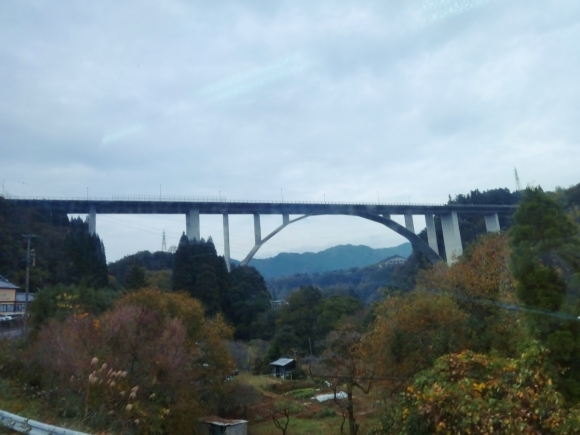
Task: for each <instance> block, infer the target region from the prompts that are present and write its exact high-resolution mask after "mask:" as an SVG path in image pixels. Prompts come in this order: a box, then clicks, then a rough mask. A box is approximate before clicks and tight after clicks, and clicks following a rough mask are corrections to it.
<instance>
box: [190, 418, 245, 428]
mask: <svg viewBox="0 0 580 435" xmlns="http://www.w3.org/2000/svg"><path fill="white" fill-rule="evenodd" d="M199 421H201V422H202V423H209V424H215V425H216V426H236V425H238V424H243V423H247V422H248V420H227V419H225V418H221V417H215V416H210V417H203V418H200V419H199Z"/></svg>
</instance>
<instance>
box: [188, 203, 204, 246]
mask: <svg viewBox="0 0 580 435" xmlns="http://www.w3.org/2000/svg"><path fill="white" fill-rule="evenodd" d="M185 235H186V236H187V238H188V239H189V240H194V239H195V240H197V241H199V240H201V237H200V232H199V210H197V209H192V210H189V213H188V214H186V215H185Z"/></svg>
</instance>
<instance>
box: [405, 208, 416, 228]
mask: <svg viewBox="0 0 580 435" xmlns="http://www.w3.org/2000/svg"><path fill="white" fill-rule="evenodd" d="M405 228H407V229H408V230H409V231H411V232H412V233H415V223H414V222H413V215H412V214H411V213H405Z"/></svg>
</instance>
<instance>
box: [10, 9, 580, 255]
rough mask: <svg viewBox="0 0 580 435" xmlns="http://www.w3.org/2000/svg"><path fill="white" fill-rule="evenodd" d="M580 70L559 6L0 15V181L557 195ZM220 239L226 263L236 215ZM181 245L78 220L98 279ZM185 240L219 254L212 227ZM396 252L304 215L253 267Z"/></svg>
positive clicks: (369, 235)
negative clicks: (207, 241)
mask: <svg viewBox="0 0 580 435" xmlns="http://www.w3.org/2000/svg"><path fill="white" fill-rule="evenodd" d="M579 67H580V2H579V1H577V0H550V1H547V0H543V1H540V0H501V1H500V0H463V1H461V0H458V1H455V0H408V1H390V0H380V1H378V0H377V1H365V0H362V1H356V2H354V1H352V2H349V1H340V0H337V1H325V0H317V1H297V0H291V1H290V0H288V1H271V0H269V1H266V0H256V1H228V0H216V1H192V0H188V1H178V0H163V1H148V0H138V1H122V2H119V1H112V0H111V1H106V0H100V1H92V2H87V1H64V0H55V1H51V2H46V1H28V0H19V1H3V2H1V3H0V180H4V189H5V191H6V192H8V193H9V194H11V195H21V196H46V197H60V196H70V197H85V196H86V195H87V189H88V194H89V196H90V197H109V198H110V197H111V196H112V195H124V194H125V195H130V194H140V195H159V192H160V189H161V194H162V195H163V196H171V195H180V196H211V197H217V196H220V195H221V196H222V197H226V198H227V199H231V200H235V199H252V200H279V199H280V198H281V189H282V193H283V195H284V199H285V200H309V201H316V200H320V201H322V200H324V199H326V200H327V201H366V202H376V201H377V200H380V201H381V202H408V201H409V200H410V201H411V202H414V203H443V202H445V201H446V200H447V198H448V195H450V194H451V195H456V194H459V193H467V192H469V191H470V190H472V189H476V188H479V189H480V190H484V189H490V188H497V187H508V188H510V189H513V188H514V187H515V183H514V175H513V169H514V167H517V169H518V172H519V174H520V178H521V180H522V183H523V184H524V185H525V184H528V183H531V184H534V185H537V184H540V185H541V186H542V187H544V188H545V189H553V188H554V187H556V186H563V187H567V186H569V185H572V184H576V183H578V182H580V170H579V164H578V163H579V162H580V140H579V139H580V117H579V114H580V113H579V109H580V103H579V101H580V99H579V97H580V87H579V80H580V79H579V77H580V68H579ZM401 222H402V221H401ZM280 223H281V217H279V216H274V217H267V218H264V219H263V229H262V233H263V234H265V233H267V232H268V230H271V229H274V228H275V227H276V226H278V225H279V224H280ZM230 226H231V236H230V237H231V243H232V257H234V258H237V259H242V258H243V257H244V256H245V255H246V253H247V252H248V251H249V250H250V249H251V247H252V244H253V220H252V217H251V216H237V217H231V218H230ZM424 226H425V222H424V219H421V218H420V217H417V218H416V228H417V230H419V229H421V228H423V227H424ZM184 229H185V217H184V216H119V215H116V216H107V215H99V216H98V218H97V230H98V233H99V235H100V236H101V237H102V238H103V240H104V243H105V247H106V250H107V258H108V260H109V261H111V260H116V259H119V258H121V257H122V256H124V255H127V254H131V253H134V252H136V251H139V250H145V249H147V250H151V251H154V250H158V249H160V248H161V232H162V231H163V230H165V231H166V233H167V244H168V246H171V245H175V244H177V241H178V238H179V236H180V235H181V232H182V231H183V230H184ZM201 232H202V236H204V237H207V236H209V235H211V236H213V238H214V241H215V242H216V247H217V248H218V251H219V252H220V253H221V252H222V249H223V247H222V243H223V236H222V228H221V216H202V219H201ZM403 242H404V240H403V239H402V238H401V237H400V236H398V235H395V234H394V233H392V232H389V230H387V229H384V228H382V227H381V226H380V225H378V224H375V223H371V222H365V221H363V220H362V219H358V218H352V217H317V218H310V219H306V220H303V221H301V222H299V223H296V224H294V225H293V226H290V227H289V228H287V229H285V230H284V231H283V232H281V233H280V234H279V235H277V236H276V237H275V238H273V239H272V241H271V242H268V244H266V245H265V246H264V247H263V248H262V250H261V251H260V252H259V253H258V255H257V257H260V258H264V257H269V256H272V255H275V254H276V253H278V252H281V251H287V252H304V251H319V250H322V249H325V248H327V247H330V246H334V245H336V244H344V243H352V244H366V245H369V246H372V247H386V246H392V245H396V244H399V243H403Z"/></svg>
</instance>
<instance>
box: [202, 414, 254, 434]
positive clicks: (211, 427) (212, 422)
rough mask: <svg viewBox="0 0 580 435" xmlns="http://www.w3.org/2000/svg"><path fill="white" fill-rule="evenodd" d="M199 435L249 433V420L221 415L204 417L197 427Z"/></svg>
mask: <svg viewBox="0 0 580 435" xmlns="http://www.w3.org/2000/svg"><path fill="white" fill-rule="evenodd" d="M195 433H196V434H199V435H247V434H248V421H247V420H226V419H225V418H220V417H204V418H202V419H201V420H199V422H198V424H197V425H196V428H195Z"/></svg>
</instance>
